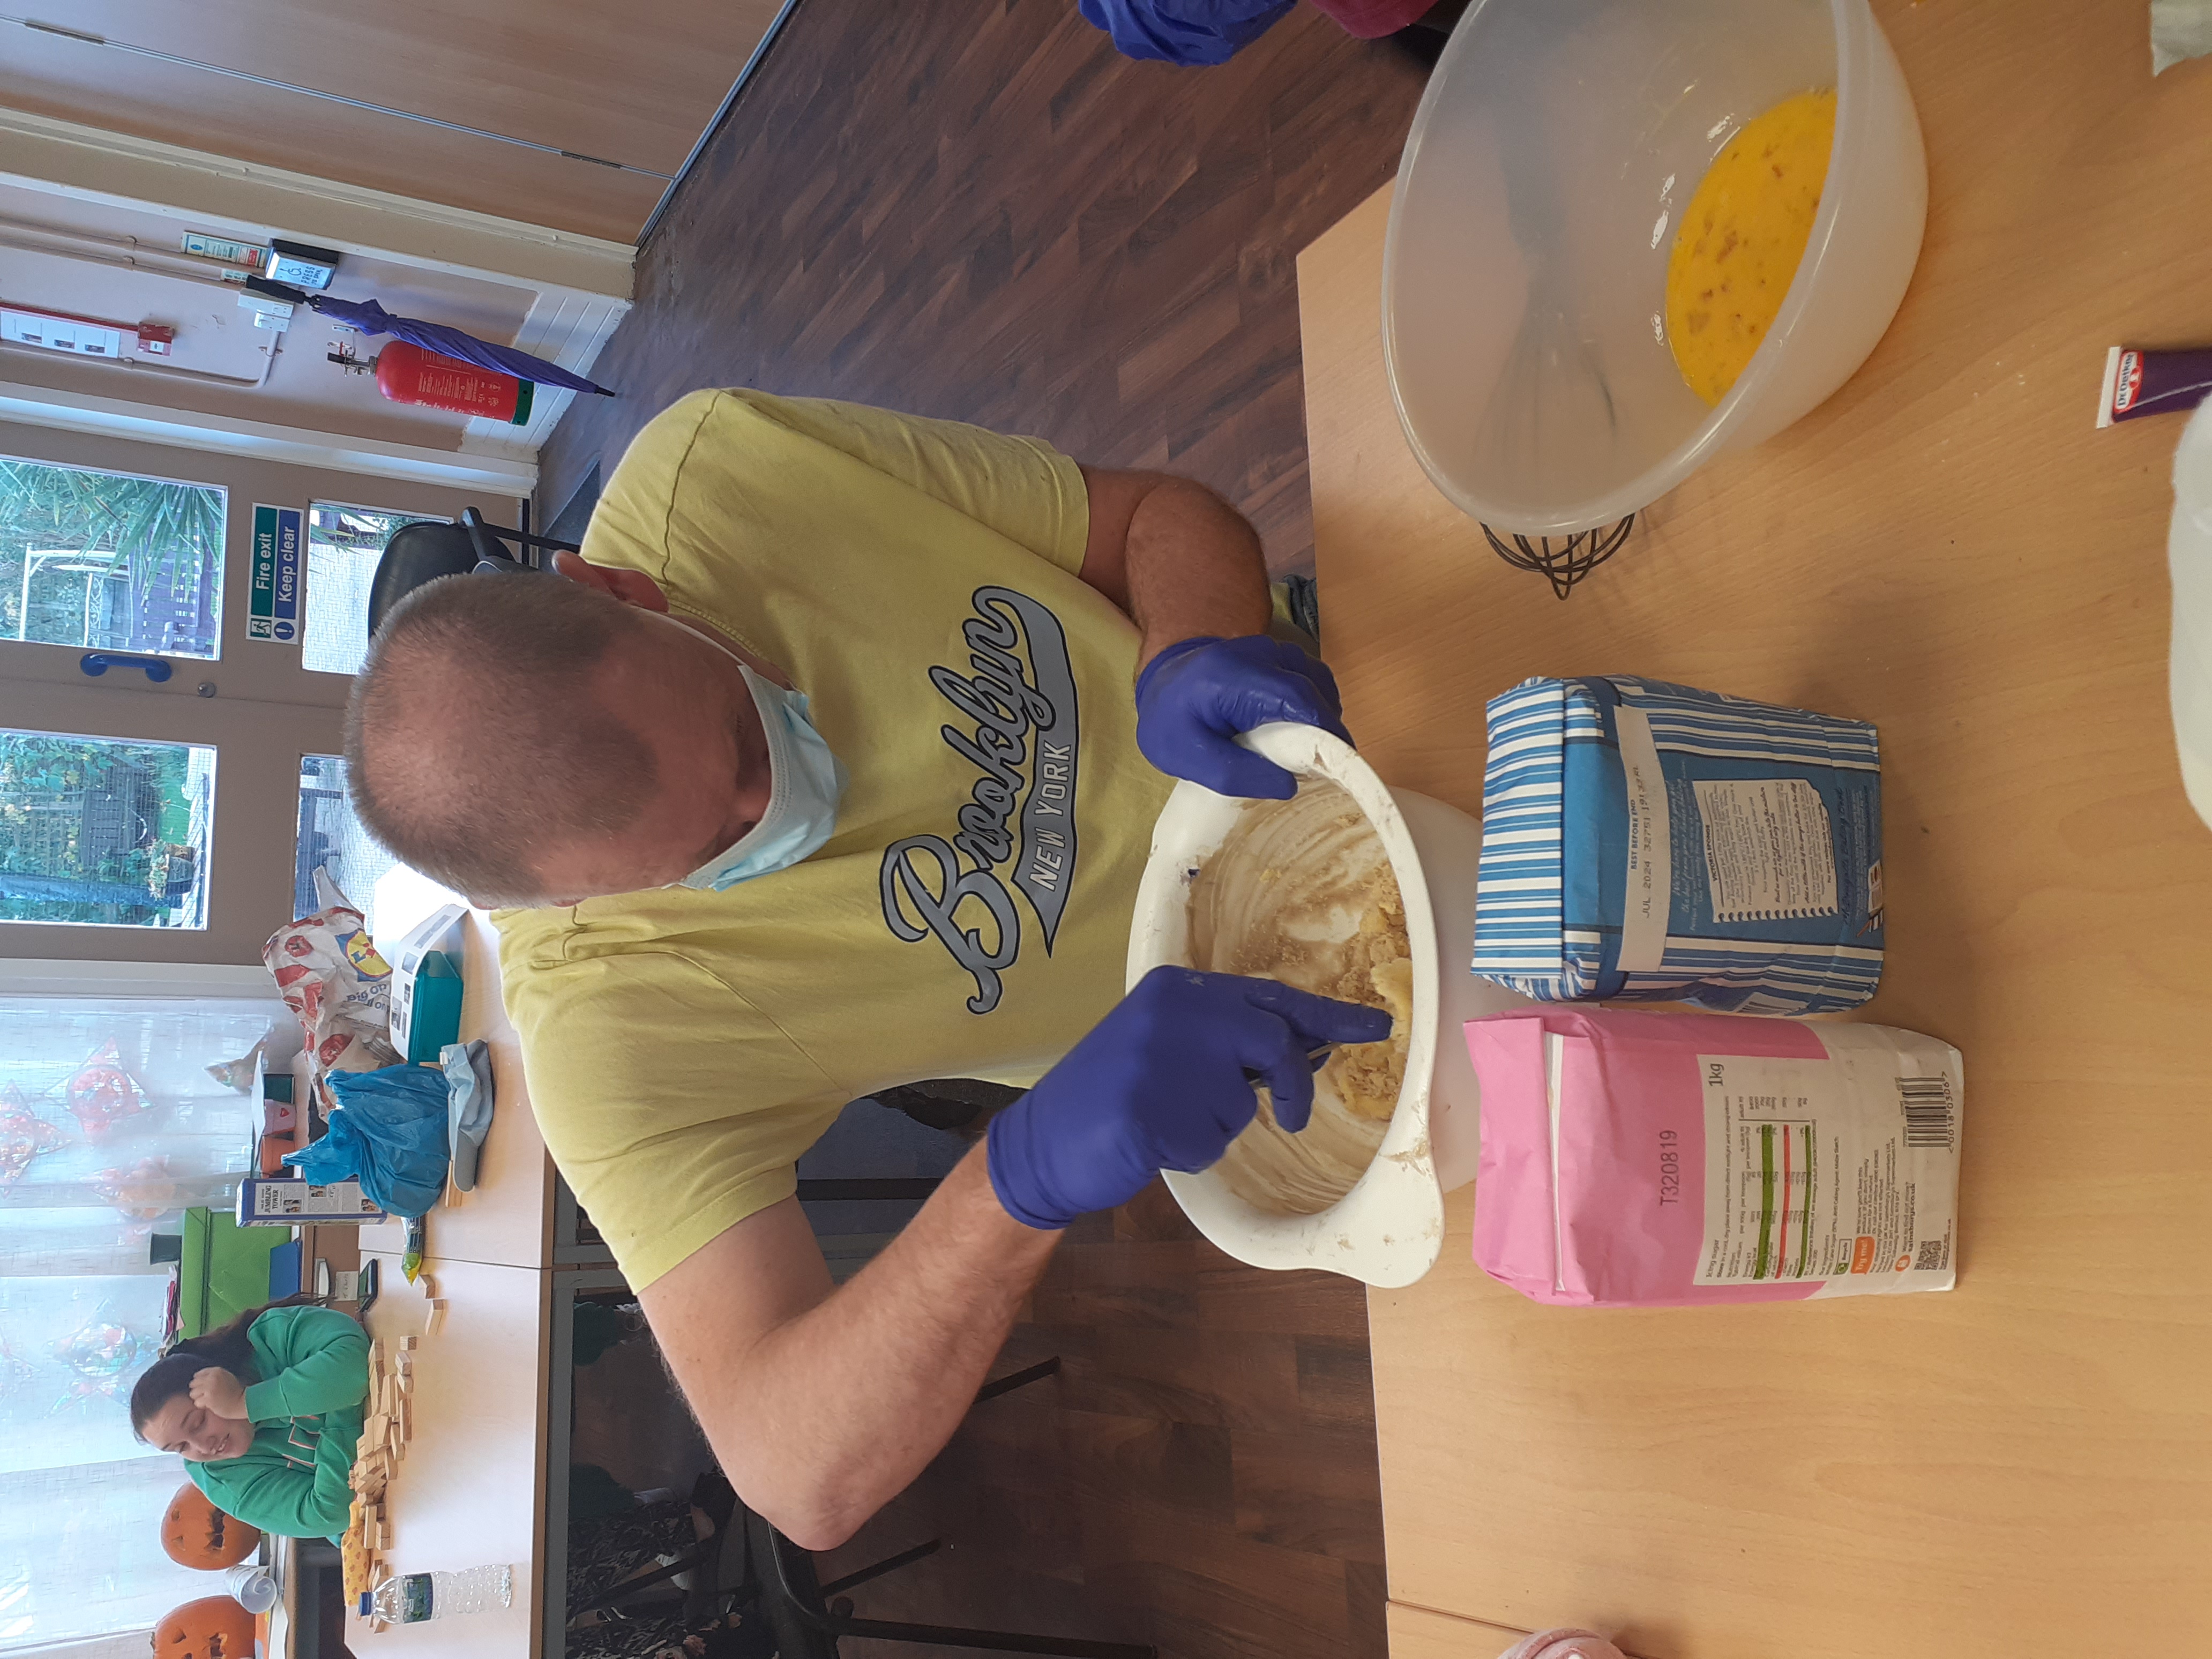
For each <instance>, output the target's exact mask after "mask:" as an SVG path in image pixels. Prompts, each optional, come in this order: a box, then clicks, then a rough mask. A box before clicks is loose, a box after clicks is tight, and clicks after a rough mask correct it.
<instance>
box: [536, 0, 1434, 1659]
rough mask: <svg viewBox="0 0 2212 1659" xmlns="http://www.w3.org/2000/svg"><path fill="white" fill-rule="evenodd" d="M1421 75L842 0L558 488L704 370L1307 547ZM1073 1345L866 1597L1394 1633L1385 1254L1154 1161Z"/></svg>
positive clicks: (987, 1611)
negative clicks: (1113, 482) (1034, 458)
mask: <svg viewBox="0 0 2212 1659" xmlns="http://www.w3.org/2000/svg"><path fill="white" fill-rule="evenodd" d="M1421 86H1422V71H1421V70H1419V68H1418V67H1416V65H1415V64H1413V62H1412V61H1411V60H1410V59H1408V58H1406V57H1404V56H1402V55H1401V54H1400V53H1399V52H1397V51H1395V49H1394V48H1392V47H1390V46H1388V45H1368V44H1365V43H1362V42H1358V41H1355V40H1351V39H1349V38H1348V37H1346V36H1345V35H1343V34H1342V33H1340V32H1338V31H1337V29H1336V28H1335V27H1334V25H1332V24H1330V23H1329V22H1328V21H1327V20H1326V19H1325V18H1323V17H1322V16H1321V15H1318V14H1316V13H1313V12H1311V11H1310V10H1306V9H1301V10H1300V11H1299V12H1297V13H1296V14H1294V15H1292V16H1291V18H1290V19H1289V20H1288V21H1285V22H1284V23H1283V24H1281V25H1279V26H1278V27H1276V28H1275V29H1274V30H1273V32H1272V33H1270V34H1269V35H1268V36H1267V37H1266V39H1265V40H1262V41H1261V43H1260V44H1259V45H1258V46H1255V47H1253V48H1251V49H1250V50H1249V51H1248V52H1245V53H1244V54H1243V56H1241V57H1239V58H1237V60H1236V61H1235V62H1234V63H1233V64H1230V65H1228V66H1226V67H1225V68H1222V69H1219V70H1206V71H1183V70H1173V69H1170V68H1168V67H1167V66H1165V65H1161V64H1131V63H1127V62H1125V61H1124V60H1122V59H1121V58H1117V57H1116V56H1115V55H1114V54H1113V52H1111V50H1110V49H1109V47H1108V46H1106V44H1105V42H1104V40H1103V37H1102V36H1100V35H1098V34H1097V33H1095V32H1094V31H1092V30H1091V28H1090V27H1088V26H1087V25H1085V23H1083V22H1082V21H1081V20H1080V19H1079V17H1078V16H1077V15H1076V13H1075V8H1074V4H1073V0H999V3H990V4H984V3H978V0H901V3H900V4H898V5H896V6H886V5H881V4H878V3H873V0H803V3H802V4H801V5H800V7H799V10H798V12H797V13H796V15H794V17H793V21H792V23H791V25H790V27H789V28H788V29H787V32H786V34H785V36H784V38H783V40H782V41H781V44H780V45H779V46H777V48H776V49H775V53H774V54H773V56H772V57H771V58H769V61H768V63H767V64H766V66H765V68H764V70H763V72H762V74H761V76H759V77H758V78H757V80H756V82H754V84H753V85H752V86H751V87H750V88H749V89H748V90H747V92H746V94H745V95H744V98H743V99H742V100H740V102H739V104H738V107H737V109H736V110H735V112H733V114H732V118H731V120H730V121H729V123H728V124H727V125H726V127H725V129H724V130H723V131H722V132H721V133H720V135H719V136H718V137H717V138H716V139H715V141H714V143H713V144H712V145H711V146H710V148H709V149H708V151H707V153H706V154H705V155H703V156H702V160H701V162H700V165H699V167H698V168H697V169H696V172H695V173H694V175H693V177H692V178H691V179H690V180H689V181H688V182H687V183H686V185H685V186H684V189H683V191H681V193H680V194H679V196H678V199H677V201H676V203H675V204H674V206H673V207H672V209H671V213H670V215H669V216H668V217H667V219H666V220H665V222H664V223H663V225H662V227H661V228H660V229H659V231H658V232H657V233H656V234H655V236H654V237H653V240H652V241H651V242H650V243H649V244H648V245H647V247H646V248H645V249H644V251H643V252H642V253H641V258H640V265H639V278H638V290H637V291H638V305H637V308H636V310H635V313H633V314H632V315H631V317H630V318H629V319H628V320H627V321H626V322H625V323H624V325H623V328H622V330H621V331H620V332H618V333H617V335H616V337H615V338H614V340H613V341H612V342H611V344H610V346H609V347H608V349H607V350H606V352H605V354H604V355H603V356H602V357H601V359H600V361H599V366H598V367H597V368H595V369H594V370H593V371H592V372H593V374H594V376H595V377H596V378H597V379H599V380H601V381H602V382H603V383H605V384H607V385H611V386H617V387H619V388H620V389H621V391H622V393H623V395H622V396H621V397H619V398H613V399H605V398H595V399H588V400H584V401H582V402H580V404H578V405H577V406H576V407H575V408H574V410H572V411H571V412H570V414H569V415H568V417H567V419H566V420H565V421H564V422H562V425H561V427H560V428H559V430H558V431H557V432H556V434H555V435H554V438H553V441H552V442H551V443H550V445H549V446H548V447H547V449H546V451H545V453H544V455H543V457H542V458H541V461H542V465H543V469H544V483H543V484H542V486H541V489H540V493H539V503H540V507H541V511H544V512H547V513H550V512H551V511H553V510H556V509H557V508H558V507H561V506H562V504H563V503H564V502H566V501H568V497H569V495H571V493H572V492H573V491H574V489H575V488H576V486H577V485H578V484H579V483H580V482H581V481H582V480H583V479H584V478H585V477H586V475H587V474H588V472H589V471H590V469H591V468H592V466H593V465H601V466H602V467H603V469H604V470H605V471H611V469H612V467H613V465H614V463H615V461H616V459H618V457H619V454H620V452H621V449H622V447H623V444H624V443H626V442H627V441H628V440H629V437H630V435H632V434H634V433H635V431H636V429H637V428H639V427H640V426H641V424H643V422H645V421H646V420H647V419H648V418H650V416H652V415H653V413H654V412H655V411H657V410H659V409H660V408H662V407H664V406H665V404H668V403H669V402H671V400H673V399H674V398H677V397H678V396H680V395H682V394H683V393H684V392H688V391H690V390H693V389H694V388H696V387H699V386H723V385H750V386H760V387H763V388H765V389H768V390H770V391H775V392H788V393H799V394H807V395H817V396H829V397H838V398H854V399H858V400H860V401H864V402H870V403H876V404H884V405H888V406H890V407H893V408H900V409H906V410H914V411H915V412H918V413H922V414H928V415H936V416H948V417H951V418H955V419H961V420H969V421H975V422H981V423H983V424H986V425H989V426H994V427H997V428H1001V429H1005V430H1010V431H1020V432H1030V433H1036V434H1038V435H1042V436H1044V437H1046V438H1048V439H1049V440H1050V441H1053V442H1054V443H1055V444H1057V445H1059V446H1060V447H1062V448H1064V449H1065V450H1066V451H1068V452H1069V453H1073V454H1074V455H1076V456H1078V457H1079V458H1080V459H1085V460H1089V461H1094V462H1097V463H1100V464H1103V465H1146V466H1159V467H1167V468H1171V469H1174V470H1176V471H1183V472H1187V473H1189V474H1191V475H1193V476H1195V477H1199V478H1200V479H1203V480H1204V481H1205V482H1206V483H1209V484H1211V485H1212V486H1213V487H1214V488H1215V489H1218V490H1220V491H1221V492H1222V493H1223V494H1224V495H1226V496H1228V497H1229V498H1230V499H1231V500H1232V501H1236V502H1237V504H1238V505H1240V506H1241V507H1243V509H1244V511H1245V512H1246V513H1249V515H1250V516H1251V517H1252V518H1253V519H1254V520H1255V522H1256V523H1257V524H1258V525H1259V526H1260V527H1261V531H1262V533H1263V535H1264V536H1265V538H1266V540H1267V548H1268V553H1269V558H1270V562H1271V563H1273V565H1274V566H1275V568H1278V569H1285V568H1299V567H1300V566H1301V565H1304V564H1305V563H1306V562H1308V561H1309V560H1310V553H1311V545H1312V533H1311V528H1310V508H1309V504H1308V497H1307V490H1306V474H1305V434H1304V414H1303V397H1304V392H1303V387H1302V385H1301V382H1300V379H1299V372H1298V334H1297V294H1296V291H1295V288H1294V263H1293V262H1294V260H1295V258H1296V255H1297V252H1298V250H1299V249H1300V248H1302V247H1303V246H1304V245H1305V244H1306V243H1307V242H1309V241H1310V240H1312V239H1313V238H1314V237H1316V235H1318V234H1320V233H1321V232H1322V231H1323V230H1325V229H1327V228H1328V226H1329V225H1331V224H1333V223H1334V222H1335V221H1336V220H1337V219H1339V218H1340V217H1341V216H1343V215H1344V214H1345V213H1346V212H1347V211H1349V210H1351V209H1352V207H1353V206H1355V205H1356V204H1358V203H1359V202H1360V201H1361V200H1363V199H1364V198H1365V197H1366V196H1368V195H1369V194H1370V192H1371V191H1373V190H1375V189H1376V187H1377V186H1378V185H1381V184H1382V183H1383V181H1384V180H1385V179H1388V178H1389V176H1390V174H1391V173H1393V172H1394V171H1395V167H1396V164H1397V157H1398V151H1399V149H1400V146H1401V143H1402V141H1403V138H1404V135H1405V131H1406V127H1407V123H1408V122H1409V120H1410V119H1411V118H1412V114H1413V106H1414V104H1415V103H1416V101H1417V100H1418V99H1419V94H1420V90H1421ZM1051 1354H1057V1355H1059V1356H1060V1358H1061V1359H1062V1362H1063V1370H1062V1373H1061V1375H1060V1376H1058V1377H1057V1378H1054V1379H1052V1380H1049V1381H1048V1382H1045V1383H1041V1384H1038V1385H1036V1386H1034V1387H1032V1388H1030V1389H1025V1390H1024V1391H1022V1392H1021V1393H1019V1394H1017V1395H1010V1396H1007V1397H1006V1398H1004V1399H1001V1400H999V1401H993V1402H990V1403H989V1404H987V1405H985V1406H983V1407H979V1408H978V1409H977V1410H976V1411H975V1413H973V1415H972V1416H971V1417H970V1419H969V1423H968V1425H967V1426H966V1427H965V1428H964V1429H963V1431H962V1432H961V1433H960V1435H959V1436H958V1437H957V1438H956V1439H955V1440H954V1442H953V1443H952V1444H951V1447H949V1448H948V1449H946V1451H945V1453H944V1455H942V1456H940V1457H939V1459H938V1460H937V1462H936V1463H935V1464H934V1465H933V1467H932V1468H930V1469H929V1471H928V1472H927V1474H925V1475H924V1476H923V1478H922V1479H921V1480H920V1481H919V1482H917V1483H916V1485H915V1487H914V1488H913V1489H912V1490H911V1491H909V1492H908V1493H906V1494H905V1495H904V1496H903V1497H902V1498H900V1499H898V1500H897V1501H896V1502H895V1503H894V1504H892V1505H891V1506H890V1508H889V1509H887V1510H885V1511H884V1514H883V1515H881V1516H878V1517H877V1519H876V1520H875V1521H874V1522H872V1523H871V1524H870V1525H869V1526H868V1528H866V1529H865V1530H864V1531H863V1533H862V1534H861V1535H860V1537H859V1538H858V1539H856V1540H855V1541H854V1542H853V1543H852V1544H851V1545H850V1546H848V1547H847V1548H845V1549H844V1550H842V1551H840V1552H838V1553H836V1555H835V1556H834V1557H831V1558H829V1559H827V1560H825V1562H824V1576H825V1577H829V1576H834V1574H836V1573H838V1572H842V1571H849V1570H851V1569H852V1568H854V1567H855V1566H858V1565H865V1564H866V1562H868V1561H871V1560H873V1559H877V1558H878V1557H881V1556H884V1555H888V1554H890V1553H892V1552H894V1551H896V1550H898V1549H900V1548H902V1547H906V1546H907V1545H909V1544H912V1543H915V1542H919V1541H921V1540H922V1539H925V1538H928V1537H938V1536H941V1537H942V1538H944V1539H945V1541H946V1542H947V1545H948V1547H947V1548H946V1549H945V1551H943V1552H942V1553H939V1554H938V1555H936V1556H934V1557H932V1558H930V1559H927V1560H925V1561H922V1562H921V1563H919V1564H917V1565H914V1566H912V1567H909V1568H907V1569H905V1570H904V1571H902V1572H900V1573H898V1574H896V1575H895V1576H893V1577H890V1578H886V1579H884V1580H882V1581H880V1582H878V1583H873V1584H870V1585H867V1586H865V1587H863V1588H861V1589H858V1590H856V1591H854V1593H853V1595H854V1601H855V1602H856V1603H857V1606H858V1608H859V1611H860V1612H861V1613H864V1614H866V1615H868V1616H872V1617H877V1618H908V1619H917V1620H930V1621H933V1622H942V1623H954V1624H963V1625H969V1626H991V1627H998V1628H1012V1629H1026V1630H1031V1631H1039V1632H1060V1633H1065V1634H1070V1635H1086V1636H1097V1637H1106V1638H1128V1639H1136V1640H1146V1641H1152V1642H1156V1643H1157V1644H1158V1646H1159V1648H1160V1650H1161V1651H1162V1653H1163V1655H1164V1656H1167V1659H1308V1656H1311V1659H1347V1656H1348V1659H1370V1656H1380V1655H1381V1654H1382V1652H1383V1568H1382V1516H1381V1508H1380V1503H1379V1498H1378V1495H1377V1486H1376V1460H1375V1445H1374V1418H1373V1401H1372V1393H1371V1389H1370V1378H1369V1373H1368V1360H1367V1346H1366V1320H1365V1307H1364V1301H1363V1299H1362V1296H1361V1292H1360V1291H1359V1290H1358V1287H1357V1286H1356V1285H1352V1284H1351V1283H1350V1282H1348V1281H1346V1280H1342V1279H1331V1278H1328V1277H1326V1276H1323V1275H1319V1274H1312V1273H1294V1274H1274V1273H1259V1272H1257V1271H1255V1270H1251V1269H1247V1268H1243V1267H1239V1266H1237V1264H1236V1263H1234V1262H1231V1261H1229V1260H1228V1259H1227V1258H1226V1257H1225V1256H1223V1255H1220V1254H1219V1253H1218V1252H1217V1251H1215V1250H1214V1249H1212V1247H1211V1246H1209V1245H1207V1244H1206V1243H1204V1242H1203V1241H1202V1240H1200V1238H1199V1237H1197V1235H1196V1234H1195V1232H1194V1231H1193V1230H1192V1229H1191V1228H1190V1226H1189V1225H1188V1223H1187V1222H1185V1221H1184V1220H1183V1218H1182V1215H1181V1213H1180V1212H1178V1211H1177V1210H1176V1207H1175V1206H1174V1204H1173V1203H1172V1201H1171V1200H1170V1199H1169V1198H1168V1197H1167V1195H1166V1194H1165V1192H1164V1190H1163V1189H1162V1188H1159V1187H1158V1186H1157V1185H1155V1187H1154V1188H1152V1190H1151V1191H1150V1192H1148V1193H1147V1194H1145V1195H1144V1196H1143V1197H1142V1198H1140V1199H1139V1200H1138V1201H1137V1202H1136V1203H1135V1204H1133V1205H1132V1206H1128V1207H1127V1208H1126V1209H1124V1210H1122V1211H1121V1212H1118V1213H1116V1214H1115V1215H1114V1216H1112V1217H1093V1218H1088V1219H1087V1220H1085V1222H1083V1223H1081V1224H1079V1225H1078V1227H1077V1228H1075V1229H1074V1230H1073V1231H1072V1232H1071V1235H1070V1237H1069V1238H1068V1239H1067V1241H1066V1243H1065V1244H1064V1245H1063V1246H1062V1248H1061V1249H1060V1252H1059V1254H1058V1255H1057V1257H1056V1258H1055V1260H1054V1263H1053V1266H1052V1267H1051V1270H1050V1272H1049V1273H1048V1276H1047V1278H1046V1279H1045V1281H1044V1283H1043V1284H1042V1286H1041V1287H1040V1288H1039V1290H1038V1291H1037V1292H1036V1296H1035V1297H1034V1298H1033V1302H1032V1307H1031V1310H1030V1318H1029V1319H1028V1321H1027V1322H1024V1324H1023V1325H1022V1326H1021V1327H1020V1328H1018V1330H1017V1331H1016V1333H1015V1334H1014V1337H1013V1339H1012V1341H1011V1343H1010V1344H1009V1346H1008V1349H1007V1352H1006V1355H1005V1356H1004V1358H1003V1361H1002V1365H1001V1369H1002V1370H1012V1369H1014V1368H1016V1367H1018V1366H1020V1365H1024V1364H1029V1363H1030V1362H1031V1361H1033V1360H1036V1359H1038V1358H1043V1357H1045V1356H1047V1355H1051ZM872 1649H875V1650H876V1651H874V1652H871V1650H872ZM914 1651H915V1650H911V1649H907V1650H895V1649H892V1648H890V1647H881V1648H879V1649H878V1648H877V1644H865V1643H851V1644H847V1653H848V1656H849V1659H890V1656H891V1655H892V1654H893V1653H896V1652H907V1653H912V1652H914ZM948 1651H949V1650H948Z"/></svg>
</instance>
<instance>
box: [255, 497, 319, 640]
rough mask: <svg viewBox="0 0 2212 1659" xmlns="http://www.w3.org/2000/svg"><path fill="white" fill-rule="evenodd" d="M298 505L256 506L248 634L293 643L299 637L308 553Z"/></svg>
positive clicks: (262, 638) (261, 638)
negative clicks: (303, 568) (304, 560)
mask: <svg viewBox="0 0 2212 1659" xmlns="http://www.w3.org/2000/svg"><path fill="white" fill-rule="evenodd" d="M301 517H302V515H301V512H300V509H299V508H298V507H263V506H261V505H260V504H259V503H258V502H257V503H256V504H255V506H254V508H253V585H252V592H250V594H249V595H248V596H247V605H246V638H247V639H249V640H272V641H276V643H277V644H279V645H290V644H293V643H295V642H296V641H298V639H299V637H300V577H301V560H302V558H303V556H304V554H305V549H304V548H303V547H302V545H301V538H300V531H301Z"/></svg>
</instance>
